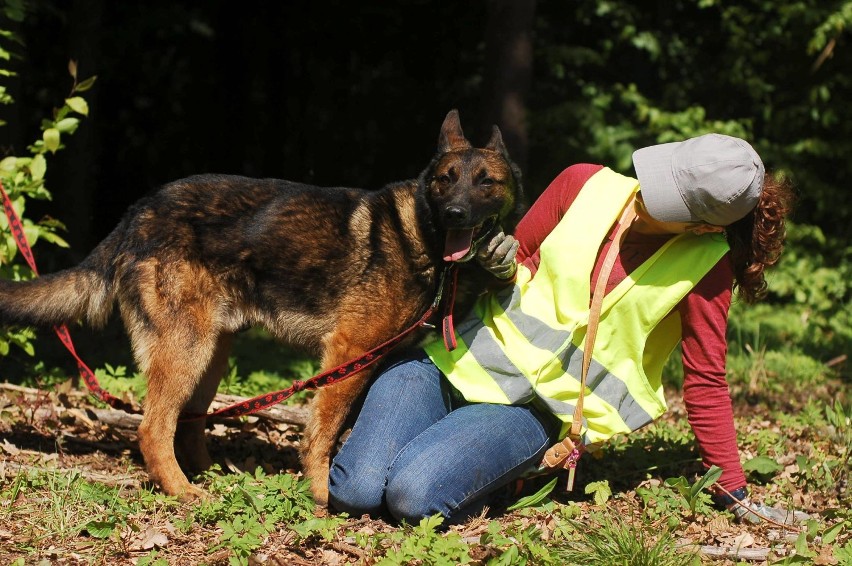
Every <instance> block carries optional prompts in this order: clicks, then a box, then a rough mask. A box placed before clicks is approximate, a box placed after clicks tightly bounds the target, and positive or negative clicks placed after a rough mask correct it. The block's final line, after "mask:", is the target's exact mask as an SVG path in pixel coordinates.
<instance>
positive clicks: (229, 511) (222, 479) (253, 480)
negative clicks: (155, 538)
mask: <svg viewBox="0 0 852 566" xmlns="http://www.w3.org/2000/svg"><path fill="white" fill-rule="evenodd" d="M220 472H221V470H220V469H219V468H218V467H214V468H213V469H211V470H209V471H207V472H205V474H204V478H205V479H207V480H208V481H209V482H210V484H209V486H208V488H207V489H208V491H209V492H210V493H211V495H213V496H214V498H211V499H209V500H205V501H203V502H202V503H201V504H200V505H198V506H196V507H194V508H193V509H192V510H191V511H190V513H188V514H187V516H186V519H185V521H183V522H181V523H179V526H180V527H182V528H183V529H184V530H185V531H189V530H191V529H193V528H194V527H195V525H196V524H198V523H200V524H202V525H208V524H215V525H216V526H217V527H218V528H219V529H220V530H221V533H222V534H221V536H220V537H219V540H218V541H217V543H216V544H215V545H213V546H212V547H211V548H210V551H211V552H212V551H214V550H217V549H220V548H228V549H230V551H231V552H232V556H231V558H230V561H231V563H232V564H247V563H248V559H249V557H250V556H251V554H252V553H253V552H254V551H255V550H257V549H259V548H260V547H261V546H262V545H263V541H264V540H265V538H266V536H267V535H268V534H269V533H270V532H272V531H273V530H274V529H275V528H276V526H277V525H278V524H279V523H294V522H300V521H305V520H308V519H310V518H312V517H313V508H314V503H313V499H312V498H311V496H310V491H309V489H308V482H307V481H305V480H301V479H298V478H296V477H294V476H292V475H290V474H273V475H267V474H266V473H265V472H264V471H263V470H262V469H261V468H257V469H256V470H255V473H254V474H247V473H243V474H227V475H219V473H220Z"/></svg>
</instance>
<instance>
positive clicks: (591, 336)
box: [542, 194, 636, 469]
mask: <svg viewBox="0 0 852 566" xmlns="http://www.w3.org/2000/svg"><path fill="white" fill-rule="evenodd" d="M635 201H636V196H635V194H634V196H633V197H631V199H630V200H629V201H628V202H627V204H626V205H624V209H623V210H622V212H621V217H620V218H619V219H618V228H617V229H616V231H615V234H614V235H613V238H612V245H611V246H610V247H609V250H608V251H607V254H606V256H605V257H604V261H603V264H602V265H601V270H600V273H598V280H597V282H596V284H595V289H594V291H593V292H592V297H591V305H590V307H589V322H588V325H587V328H586V344H585V347H584V349H583V367H582V373H581V374H580V393H579V395H578V397H577V404H576V406H575V407H574V420H573V421H572V422H571V431H570V432H569V433H568V436H567V437H566V438H565V439H564V440H562V441H561V442H559V443H557V444H555V445H553V446H552V447H551V448H550V449H548V451H547V452H546V453H545V455H544V459H543V460H542V465H543V466H546V467H550V468H555V467H558V466H560V464H562V465H563V466H565V467H567V466H569V465H570V466H572V469H573V464H576V458H574V459H572V458H569V456H570V455H571V454H572V453H573V452H574V451H575V450H576V449H577V447H578V446H582V442H581V440H580V432H581V428H582V424H583V398H584V397H585V395H586V379H587V377H588V374H589V367H590V366H591V364H592V351H593V350H594V347H595V338H596V337H597V334H598V322H599V321H600V318H601V308H602V307H603V300H604V292H605V291H606V284H607V281H608V280H609V275H610V273H612V268H613V266H614V265H615V258H616V256H617V255H618V251H619V250H620V249H621V243H622V241H623V240H624V235H625V234H626V233H627V230H628V228H630V226H631V225H632V224H633V220H634V219H635V218H636V206H635V204H634V203H635ZM575 457H576V455H575ZM572 460H573V461H572Z"/></svg>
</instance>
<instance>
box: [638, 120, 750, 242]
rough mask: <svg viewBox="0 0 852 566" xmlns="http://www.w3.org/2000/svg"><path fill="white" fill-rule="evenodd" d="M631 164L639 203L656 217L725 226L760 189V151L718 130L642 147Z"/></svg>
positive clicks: (746, 210) (745, 211) (741, 214)
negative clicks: (679, 140) (718, 132)
mask: <svg viewBox="0 0 852 566" xmlns="http://www.w3.org/2000/svg"><path fill="white" fill-rule="evenodd" d="M633 165H634V166H635V167H636V176H637V177H638V178H639V189H640V191H641V194H642V200H643V202H644V203H645V208H646V209H647V210H648V214H650V215H651V216H652V217H653V218H655V219H656V220H659V221H661V222H698V223H706V224H714V225H716V226H727V225H729V224H731V223H733V222H736V221H737V220H739V219H740V218H742V217H744V216H745V215H746V214H748V213H749V212H750V211H751V209H753V208H754V207H755V206H756V205H757V202H758V200H760V194H761V192H762V191H763V174H764V168H763V162H762V161H761V160H760V156H759V155H757V152H756V151H754V148H752V147H751V145H749V144H748V142H746V141H744V140H741V139H740V138H735V137H731V136H726V135H723V134H706V135H703V136H699V137H697V138H691V139H688V140H686V141H682V142H675V143H664V144H660V145H652V146H651V147H643V148H642V149H638V150H636V151H635V152H634V153H633Z"/></svg>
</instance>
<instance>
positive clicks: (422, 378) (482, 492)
mask: <svg viewBox="0 0 852 566" xmlns="http://www.w3.org/2000/svg"><path fill="white" fill-rule="evenodd" d="M454 393H455V392H454V391H453V390H452V388H451V386H450V385H449V383H448V382H447V380H446V378H444V376H443V375H442V374H441V372H440V371H439V370H438V368H436V367H435V365H434V364H432V362H431V361H430V360H429V359H428V358H427V357H426V356H425V355H424V354H423V353H422V352H420V353H418V354H417V356H416V357H409V358H407V359H405V360H404V361H401V362H397V363H395V364H393V365H391V366H389V367H386V368H385V369H384V371H383V372H382V373H381V374H380V375H379V376H378V378H377V379H376V380H375V382H374V383H373V384H372V386H371V387H370V390H369V392H368V393H367V397H366V399H365V401H364V406H363V408H362V410H361V412H360V414H359V415H358V418H357V420H356V422H355V425H354V427H353V428H352V432H351V434H350V436H349V438H348V439H347V440H346V442H345V443H344V445H343V447H342V448H341V450H340V452H339V453H338V454H337V456H336V457H335V458H334V460H333V462H332V465H331V473H330V476H329V500H330V502H331V504H332V505H333V506H334V507H335V508H336V509H337V510H339V511H345V512H347V513H349V514H350V515H353V516H360V515H361V514H364V513H369V514H372V515H384V514H390V515H391V516H392V517H394V518H395V519H400V520H401V519H404V520H406V521H408V522H417V521H419V520H420V519H421V518H423V517H428V516H430V515H434V514H437V513H440V514H442V515H444V517H446V518H448V519H450V520H461V519H464V518H466V517H468V516H471V515H472V514H475V513H477V512H478V511H479V510H481V508H482V506H483V505H485V504H487V503H488V502H489V495H492V494H494V493H495V491H497V490H500V488H501V487H504V486H506V485H507V484H509V482H511V481H512V480H514V479H516V478H517V477H519V476H520V475H521V474H522V473H524V472H525V471H527V470H528V469H529V468H530V467H531V466H534V465H537V464H538V463H539V462H540V461H541V457H542V455H543V454H544V452H545V451H546V450H547V449H548V448H549V447H550V446H551V445H552V444H553V443H554V442H555V439H556V435H557V434H558V432H559V428H560V425H559V421H558V420H557V419H556V418H555V417H553V416H552V415H549V414H542V413H539V411H537V410H536V409H534V408H532V407H530V406H512V405H492V404H488V403H469V404H465V403H459V402H457V401H455V400H454V397H455V395H454ZM455 405H460V406H455Z"/></svg>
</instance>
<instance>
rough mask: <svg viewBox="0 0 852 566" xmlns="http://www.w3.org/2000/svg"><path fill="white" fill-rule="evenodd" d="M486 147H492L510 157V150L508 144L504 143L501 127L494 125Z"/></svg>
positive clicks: (491, 148) (507, 157) (493, 149)
mask: <svg viewBox="0 0 852 566" xmlns="http://www.w3.org/2000/svg"><path fill="white" fill-rule="evenodd" d="M485 149H490V150H492V151H496V152H498V153H500V155H502V156H503V157H505V158H506V159H509V150H507V149H506V144H504V143H503V135H502V134H501V133H500V128H498V127H497V126H494V127H493V128H492V130H491V139H490V140H488V144H487V145H486V146H485Z"/></svg>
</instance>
